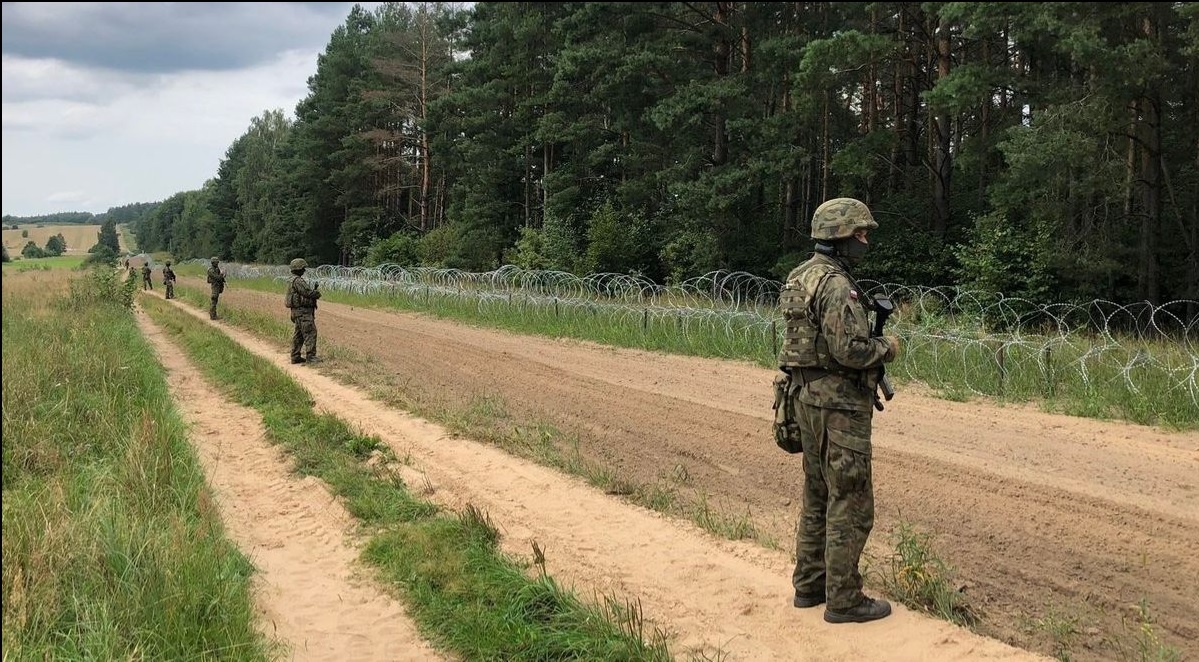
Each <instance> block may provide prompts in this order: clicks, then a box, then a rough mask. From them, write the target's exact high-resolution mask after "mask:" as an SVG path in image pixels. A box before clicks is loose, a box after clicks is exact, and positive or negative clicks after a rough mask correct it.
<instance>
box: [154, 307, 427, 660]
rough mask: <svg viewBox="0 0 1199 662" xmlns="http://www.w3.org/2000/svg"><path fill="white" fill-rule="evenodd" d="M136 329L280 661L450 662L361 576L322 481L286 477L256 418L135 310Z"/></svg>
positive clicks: (346, 517) (339, 511)
mask: <svg viewBox="0 0 1199 662" xmlns="http://www.w3.org/2000/svg"><path fill="white" fill-rule="evenodd" d="M138 323H139V324H140V325H141V327H142V330H143V333H145V335H146V337H147V338H149V340H150V342H151V343H152V344H153V346H154V349H155V351H156V353H157V354H158V358H159V361H160V362H161V363H162V365H163V366H164V367H165V368H166V371H167V380H168V381H169V383H170V388H171V394H172V396H173V397H174V400H175V402H176V403H177V404H178V406H179V408H180V410H181V413H182V414H183V417H184V420H186V421H187V422H188V423H189V425H190V426H191V428H192V439H193V444H194V446H195V448H196V452H197V455H198V456H199V458H200V462H201V464H202V466H203V468H204V471H205V475H206V476H207V479H208V484H209V485H210V486H211V487H212V490H213V492H214V494H215V497H216V500H217V507H218V508H219V510H220V513H221V518H222V520H223V521H224V523H225V526H226V528H227V529H228V532H229V535H230V536H231V538H232V539H233V540H234V542H235V543H236V544H237V545H238V547H239V548H240V549H241V550H242V552H243V553H244V554H246V556H247V557H248V558H249V559H250V561H251V562H252V563H253V564H254V565H255V567H256V568H257V569H258V572H257V573H256V575H255V584H256V586H255V589H256V596H255V597H256V600H257V602H258V607H259V616H260V628H261V629H262V630H263V632H264V633H265V634H266V635H267V636H268V637H269V638H271V639H276V640H279V641H280V642H281V643H282V644H283V645H284V646H286V647H287V650H286V653H285V654H284V655H283V656H282V658H281V659H286V660H293V661H296V662H300V661H303V662H318V661H327V662H347V661H349V660H353V661H355V662H357V661H358V660H363V661H372V660H378V661H379V662H384V661H388V662H390V661H394V660H411V661H412V662H424V661H428V660H444V659H448V658H446V657H445V656H443V655H441V654H440V653H438V652H436V651H435V650H434V649H433V648H431V647H430V646H429V645H428V644H427V643H426V642H424V641H423V640H422V639H421V638H420V636H419V635H418V634H417V631H416V627H415V625H414V624H413V623H412V622H411V621H410V620H409V619H408V618H407V616H406V615H405V613H404V609H403V607H402V606H401V605H400V604H399V603H397V602H396V601H395V600H394V599H392V598H391V597H389V596H388V595H386V594H384V593H383V592H382V591H380V590H379V589H378V588H377V587H376V586H372V585H371V584H370V582H369V581H363V580H360V579H359V578H358V576H357V566H356V559H357V557H358V551H357V548H356V546H355V541H354V539H353V535H352V530H353V517H352V516H351V515H350V514H349V513H347V512H346V510H345V509H344V508H343V507H342V506H341V505H340V504H339V503H338V502H337V501H336V499H335V498H334V497H333V496H332V494H330V493H329V491H328V490H327V489H326V487H325V485H324V483H322V482H321V481H319V480H317V479H315V478H312V477H308V478H299V477H298V476H296V475H295V474H294V473H292V472H291V470H290V464H289V461H288V460H287V458H286V457H285V456H284V455H283V453H282V452H281V451H280V450H279V449H278V448H277V447H275V446H273V445H271V444H270V443H269V442H268V441H267V440H266V438H265V436H264V435H265V432H264V430H263V427H262V422H261V417H260V416H259V415H258V412H256V411H255V410H253V409H250V408H248V407H243V406H241V405H238V404H237V403H234V402H231V401H229V400H228V399H226V398H224V397H223V396H221V395H220V394H219V392H218V391H217V390H216V389H215V388H214V387H212V386H211V385H210V384H208V383H206V382H205V380H204V377H203V376H202V375H201V373H200V372H199V370H198V369H197V368H196V367H194V366H193V365H192V364H190V363H189V362H188V361H187V359H186V358H185V356H184V354H183V352H182V351H181V350H180V349H179V348H178V347H176V346H175V345H173V344H172V343H171V342H170V341H169V340H168V339H167V337H166V335H165V334H163V332H162V331H161V330H160V329H159V328H158V327H157V326H155V325H154V323H153V322H152V321H150V319H149V318H148V317H146V316H145V314H144V313H141V312H140V311H139V313H138Z"/></svg>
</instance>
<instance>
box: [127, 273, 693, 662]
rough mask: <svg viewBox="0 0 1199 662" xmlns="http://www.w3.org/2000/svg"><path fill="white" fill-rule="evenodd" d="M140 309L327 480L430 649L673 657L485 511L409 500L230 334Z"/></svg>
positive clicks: (659, 639)
mask: <svg viewBox="0 0 1199 662" xmlns="http://www.w3.org/2000/svg"><path fill="white" fill-rule="evenodd" d="M181 289H182V288H181ZM189 296H190V295H189ZM181 298H183V299H185V300H191V299H190V298H189V297H187V296H185V297H181ZM191 298H194V297H191ZM143 301H144V307H145V309H146V311H147V312H148V313H149V314H150V315H151V317H152V318H153V319H154V320H155V322H156V323H158V324H159V325H160V326H161V327H162V328H163V329H164V330H165V331H166V332H167V333H168V334H169V335H170V336H172V337H173V338H175V339H176V341H178V342H179V343H180V344H181V345H182V346H183V347H184V349H185V351H186V352H187V354H188V355H189V357H190V358H191V359H192V360H193V361H194V362H195V363H196V364H197V365H199V366H200V367H201V369H202V370H203V371H204V372H205V373H206V374H207V375H208V376H209V377H211V378H212V379H213V381H214V382H216V383H217V384H219V385H220V387H221V388H222V389H224V390H225V391H226V392H227V393H228V394H229V395H230V396H231V397H232V398H234V399H235V400H237V401H238V402H240V403H242V404H245V405H248V406H251V407H254V408H255V409H257V410H258V411H259V412H260V413H261V414H262V417H263V422H264V424H265V426H266V429H267V432H268V436H269V438H270V440H271V441H272V442H274V443H278V444H280V445H282V446H283V448H285V449H286V451H287V452H288V453H289V454H290V455H291V457H292V458H293V460H294V461H295V464H296V468H297V470H298V471H299V472H300V473H303V474H305V475H311V476H315V477H317V478H320V479H321V480H323V481H324V482H325V483H327V484H328V485H329V487H330V489H331V490H332V491H333V493H335V494H337V495H339V496H340V497H341V498H342V499H343V501H344V503H345V504H346V506H347V508H348V509H349V511H350V512H351V513H353V514H354V516H355V517H357V518H358V519H359V520H360V521H361V522H362V523H363V524H364V525H365V527H366V533H367V535H368V537H369V541H368V543H367V548H366V551H365V553H364V559H365V560H367V561H368V562H370V563H371V564H373V565H374V566H375V567H376V568H377V569H378V571H379V574H380V577H382V578H384V579H386V580H387V581H388V582H389V584H390V585H391V586H393V587H394V588H395V589H396V590H397V592H398V593H399V594H400V595H401V596H402V597H403V598H404V600H405V601H406V602H407V603H408V605H409V610H410V613H411V614H412V615H413V617H414V618H415V620H416V621H417V623H418V625H419V626H420V628H421V631H422V633H423V634H424V635H425V636H426V637H427V638H428V639H429V640H430V641H432V642H434V643H435V644H437V645H439V646H441V647H444V648H446V649H449V650H452V651H454V652H456V653H458V654H460V655H462V656H463V657H464V658H465V659H487V660H566V659H585V660H630V661H631V660H669V659H671V656H670V653H669V651H668V648H667V645H666V642H665V636H664V635H663V634H662V633H661V632H659V631H657V630H648V629H647V628H646V626H645V622H644V620H643V618H642V615H641V612H640V610H639V609H638V608H636V603H635V602H630V601H624V600H617V599H615V598H606V599H605V600H604V601H603V602H602V603H600V604H598V605H595V604H590V603H588V602H585V601H583V600H581V599H580V598H578V597H577V596H575V595H574V594H573V593H572V592H570V591H567V590H564V589H563V588H562V587H560V586H558V585H557V584H556V583H555V582H554V580H553V579H552V578H551V577H547V576H545V575H544V573H542V574H537V573H533V572H530V567H529V566H528V565H527V564H525V563H524V562H521V561H519V560H517V559H513V558H511V557H509V556H507V555H505V554H504V553H502V551H501V550H500V549H499V547H498V541H499V533H498V531H497V530H496V528H495V526H494V525H493V524H492V523H491V522H490V521H489V520H488V518H487V515H486V514H485V513H483V512H481V511H479V510H478V509H476V508H474V507H467V508H466V509H464V510H463V511H462V512H460V513H448V512H443V511H441V510H440V509H439V508H437V507H436V506H434V505H432V504H430V503H428V502H425V501H423V500H420V499H419V498H417V497H415V496H413V495H412V494H411V492H410V491H409V490H408V488H407V486H406V485H405V484H404V483H403V481H402V480H401V479H400V478H399V476H398V475H397V474H395V473H393V472H392V471H390V470H388V469H387V468H386V466H385V465H375V466H369V465H367V464H366V463H365V462H364V460H365V459H366V458H367V457H368V456H369V455H370V454H371V453H373V452H375V451H382V452H383V453H384V455H385V456H387V455H389V451H388V450H387V449H386V448H385V447H384V446H382V445H381V443H380V442H379V440H378V439H376V438H374V437H369V436H364V435H363V434H361V433H359V432H357V431H355V430H353V429H351V428H350V427H349V426H348V425H347V424H346V423H344V422H343V421H341V420H340V419H338V418H336V417H333V416H331V415H329V414H322V413H317V412H316V411H314V410H313V401H312V399H311V397H310V396H309V394H308V393H307V392H306V391H304V390H303V389H302V388H301V387H300V386H299V385H297V384H296V383H295V382H294V381H292V380H291V379H290V378H289V377H287V375H286V374H285V373H283V372H282V371H280V370H278V369H277V368H275V367H274V366H273V365H271V364H270V363H269V362H267V361H265V360H263V359H261V358H259V357H257V356H254V355H253V354H250V353H249V352H247V351H246V350H245V349H243V348H242V347H240V346H239V345H238V344H236V343H235V342H234V341H233V340H231V339H230V338H229V337H228V336H226V335H225V334H223V333H221V332H219V331H217V330H215V329H213V328H211V327H210V326H208V325H206V324H197V323H196V322H195V320H194V319H193V318H192V317H191V316H190V315H188V314H187V313H185V312H183V311H181V310H179V309H177V308H175V307H174V306H172V305H171V304H169V303H168V302H165V301H162V300H160V299H158V298H156V297H143ZM205 303H206V302H205ZM225 314H226V319H230V320H231V319H237V318H236V317H234V316H233V311H232V310H226V311H225ZM393 459H394V458H393Z"/></svg>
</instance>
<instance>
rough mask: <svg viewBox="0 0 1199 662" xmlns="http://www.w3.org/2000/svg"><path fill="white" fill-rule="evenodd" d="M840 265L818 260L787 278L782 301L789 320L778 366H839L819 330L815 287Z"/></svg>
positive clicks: (780, 303) (816, 288)
mask: <svg viewBox="0 0 1199 662" xmlns="http://www.w3.org/2000/svg"><path fill="white" fill-rule="evenodd" d="M839 272H840V269H838V268H837V267H835V266H833V265H831V264H822V263H820V262H815V263H812V264H804V265H800V266H799V267H798V268H796V269H795V270H794V271H792V272H791V275H790V276H789V277H788V278H787V282H786V284H785V285H783V289H782V292H780V293H779V305H780V308H781V309H782V313H783V320H784V322H785V324H786V328H785V331H784V337H783V349H782V350H781V351H780V352H779V366H780V367H784V368H823V369H825V370H832V369H835V368H837V367H838V366H837V363H836V361H834V360H833V358H832V355H831V354H830V353H829V350H828V340H827V339H826V338H825V337H824V335H823V334H821V333H820V320H818V319H816V311H815V310H813V305H812V304H813V301H814V300H815V298H816V291H817V290H818V289H819V288H820V286H821V285H822V284H823V283H824V281H825V280H827V279H828V277H829V276H831V275H833V274H834V273H839Z"/></svg>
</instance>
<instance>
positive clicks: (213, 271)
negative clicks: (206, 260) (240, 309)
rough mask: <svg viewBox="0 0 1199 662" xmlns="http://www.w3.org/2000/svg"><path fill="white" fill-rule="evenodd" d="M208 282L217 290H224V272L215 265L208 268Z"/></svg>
mask: <svg viewBox="0 0 1199 662" xmlns="http://www.w3.org/2000/svg"><path fill="white" fill-rule="evenodd" d="M208 284H209V285H211V286H212V289H213V290H215V291H217V292H224V291H225V273H224V272H223V271H221V270H220V269H218V268H216V267H209V268H208Z"/></svg>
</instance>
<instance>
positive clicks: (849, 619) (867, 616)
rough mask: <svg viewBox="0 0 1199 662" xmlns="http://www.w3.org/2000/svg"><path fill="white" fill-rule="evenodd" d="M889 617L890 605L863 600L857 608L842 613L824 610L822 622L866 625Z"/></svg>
mask: <svg viewBox="0 0 1199 662" xmlns="http://www.w3.org/2000/svg"><path fill="white" fill-rule="evenodd" d="M890 615H891V603H889V602H887V601H886V600H876V599H874V598H864V599H863V600H862V602H860V603H859V604H858V606H856V607H853V608H852V609H845V610H843V611H833V610H832V609H825V610H824V620H825V621H827V622H829V623H866V622H869V621H877V620H878V619H880V618H886V617H888V616H890Z"/></svg>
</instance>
